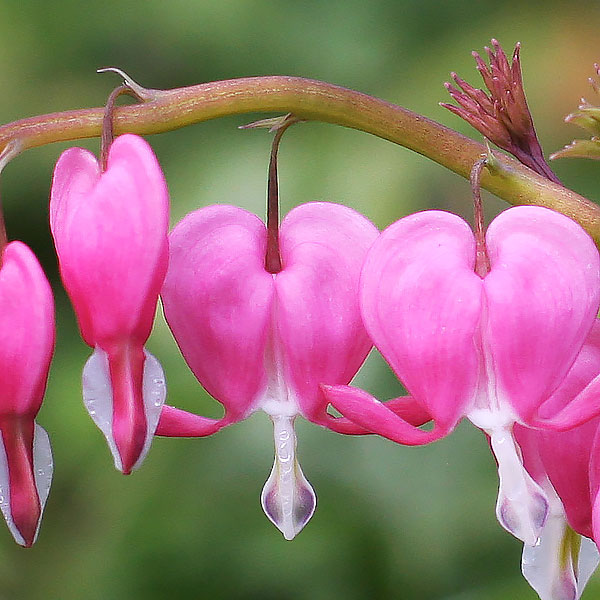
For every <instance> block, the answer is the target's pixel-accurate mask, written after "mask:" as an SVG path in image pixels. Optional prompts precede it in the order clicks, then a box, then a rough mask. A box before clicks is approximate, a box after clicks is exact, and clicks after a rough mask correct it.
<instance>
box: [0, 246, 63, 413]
mask: <svg viewBox="0 0 600 600" xmlns="http://www.w3.org/2000/svg"><path fill="white" fill-rule="evenodd" d="M53 351H54V303H53V300H52V291H51V289H50V285H49V283H48V280H47V279H46V276H45V275H44V273H43V271H42V268H41V267H40V264H39V263H38V261H37V259H36V257H35V256H34V254H33V253H32V252H31V250H30V249H29V248H28V247H27V246H26V245H25V244H23V243H21V242H11V243H10V244H8V245H7V246H6V248H5V249H4V253H3V255H2V267H1V268H0V417H1V416H3V415H4V416H9V415H12V416H16V415H28V416H29V417H30V418H31V421H33V418H34V417H35V415H36V414H37V412H38V410H39V409H40V405H41V403H42V398H43V396H44V392H45V389H46V379H47V377H48V369H49V367H50V360H51V358H52V352H53Z"/></svg>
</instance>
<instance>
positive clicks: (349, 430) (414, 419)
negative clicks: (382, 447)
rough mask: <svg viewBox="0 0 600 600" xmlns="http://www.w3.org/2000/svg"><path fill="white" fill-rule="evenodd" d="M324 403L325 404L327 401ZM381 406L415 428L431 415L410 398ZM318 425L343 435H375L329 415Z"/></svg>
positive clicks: (404, 397)
mask: <svg viewBox="0 0 600 600" xmlns="http://www.w3.org/2000/svg"><path fill="white" fill-rule="evenodd" d="M325 401H326V402H327V400H325ZM383 405H384V406H385V408H387V409H388V410H390V411H392V412H393V413H394V414H395V415H397V416H398V417H400V418H401V419H402V420H403V421H406V422H407V423H409V424H410V425H414V426H415V427H420V426H421V425H424V424H425V423H427V422H429V421H431V415H430V414H429V413H428V412H427V410H425V407H424V406H423V405H422V404H420V403H418V402H417V401H416V400H415V399H414V398H411V397H410V396H403V397H401V398H394V399H393V400H388V401H387V402H385V403H384V404H383ZM319 424H320V425H324V426H325V427H327V428H329V429H331V430H332V431H335V432H336V433H344V434H346V435H367V434H371V433H377V432H373V431H370V430H368V429H365V428H364V427H360V426H359V425H357V424H356V423H354V422H352V421H351V420H350V419H347V418H346V417H333V416H331V415H329V414H326V415H325V420H324V421H322V422H319Z"/></svg>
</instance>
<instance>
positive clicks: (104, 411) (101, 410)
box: [82, 347, 123, 471]
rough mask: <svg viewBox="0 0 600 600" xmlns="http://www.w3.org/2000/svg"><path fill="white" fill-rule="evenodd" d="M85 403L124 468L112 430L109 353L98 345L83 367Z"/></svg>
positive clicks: (116, 460)
mask: <svg viewBox="0 0 600 600" xmlns="http://www.w3.org/2000/svg"><path fill="white" fill-rule="evenodd" d="M82 382H83V404H84V405H85V407H86V409H87V411H88V413H89V414H90V417H92V421H94V423H95V424H96V426H97V427H98V429H100V431H101V432H102V433H103V434H104V437H105V438H106V441H107V443H108V447H109V448H110V451H111V453H112V455H113V459H114V461H115V468H116V469H117V470H119V471H122V470H123V464H122V462H121V456H120V454H119V451H118V449H117V445H116V443H115V439H114V436H113V431H112V422H113V394H112V386H111V383H110V372H109V368H108V355H107V354H106V352H104V350H102V349H101V348H98V347H96V348H95V349H94V352H93V353H92V355H91V356H90V358H89V359H88V361H87V362H86V363H85V366H84V367H83V376H82Z"/></svg>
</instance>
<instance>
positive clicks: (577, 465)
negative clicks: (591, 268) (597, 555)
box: [515, 320, 600, 537]
mask: <svg viewBox="0 0 600 600" xmlns="http://www.w3.org/2000/svg"><path fill="white" fill-rule="evenodd" d="M598 372H600V322H599V321H598V320H596V321H595V323H594V327H593V328H592V331H591V332H590V334H589V335H588V337H587V339H586V343H585V344H584V346H583V348H582V350H581V352H580V354H579V356H578V357H577V360H576V361H575V364H574V365H573V367H572V368H571V370H570V371H569V373H568V374H567V376H566V378H565V379H564V381H563V383H562V384H561V385H560V387H559V388H558V389H557V390H556V392H555V393H554V394H553V395H552V396H551V397H550V398H549V399H548V400H547V401H546V403H545V404H544V405H543V406H542V408H541V410H540V414H541V415H542V417H543V418H545V419H547V420H549V421H553V420H554V418H555V417H554V415H556V414H561V411H563V410H565V409H568V408H569V406H570V404H572V399H573V398H578V397H580V395H581V393H582V390H585V389H586V386H588V383H589V382H590V380H594V378H595V377H596V375H597V374H598ZM599 426H600V418H595V419H593V420H591V421H589V422H588V423H585V424H584V425H581V426H579V427H575V428H574V429H572V430H570V431H565V432H560V433H558V432H554V431H541V430H535V429H529V428H526V427H523V426H520V425H516V426H515V434H516V437H517V440H518V441H519V444H520V446H521V449H522V451H523V457H524V463H525V466H526V468H527V470H528V471H529V472H530V474H531V475H532V476H533V477H534V478H535V479H536V481H538V482H540V480H541V478H543V477H544V475H546V474H547V476H548V478H549V479H550V482H551V483H552V485H553V487H554V488H555V490H556V492H557V494H558V495H559V496H560V499H561V501H562V503H563V506H564V508H565V512H566V514H567V519H568V521H569V524H570V525H571V527H572V528H573V529H574V530H575V531H577V532H578V533H579V534H581V535H585V536H587V537H591V535H592V521H591V519H592V514H591V504H590V502H591V499H590V482H589V477H590V473H589V469H590V460H591V457H592V456H593V455H594V454H595V451H593V450H592V445H593V442H594V437H595V435H596V432H597V431H598V427H599ZM536 461H539V462H537V463H536ZM540 463H541V467H540Z"/></svg>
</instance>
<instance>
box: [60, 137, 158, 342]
mask: <svg viewBox="0 0 600 600" xmlns="http://www.w3.org/2000/svg"><path fill="white" fill-rule="evenodd" d="M168 205H169V201H168V191H167V186H166V183H165V180H164V177H163V174H162V171H161V170H160V166H159V165H158V162H157V160H156V157H155V156H154V154H153V152H152V150H151V148H150V146H149V145H148V144H147V143H146V142H145V141H144V140H143V139H142V138H140V137H138V136H135V135H129V134H128V135H123V136H121V137H119V138H117V139H116V140H115V141H114V143H113V144H112V146H111V148H110V151H109V156H108V164H107V170H106V172H104V173H100V169H99V166H98V162H97V161H96V158H95V157H94V156H93V155H92V154H90V153H89V152H87V151H86V150H83V149H81V148H71V149H70V150H67V151H66V152H64V153H63V154H62V155H61V157H60V158H59V160H58V162H57V164H56V168H55V170H54V179H53V182H52V191H51V197H50V226H51V229H52V234H53V236H54V240H55V243H56V249H57V253H58V258H59V265H60V270H61V275H62V278H63V282H64V284H65V287H66V289H67V292H68V293H69V296H70V297H71V300H72V302H73V305H74V307H75V312H76V313H77V318H78V320H79V325H80V329H81V332H82V335H83V337H84V339H85V341H86V342H87V343H88V344H89V345H90V346H94V345H99V346H101V347H102V348H104V349H105V350H107V351H108V350H109V347H108V346H110V344H112V343H113V342H115V341H116V342H117V343H118V342H119V341H121V340H123V339H125V338H132V339H135V340H136V341H138V342H139V343H140V344H143V343H144V342H145V340H146V339H147V337H148V335H149V334H150V329H151V327H152V321H153V319H154V313H155V309H156V302H157V298H158V293H159V291H160V286H161V284H162V281H163V278H164V275H165V272H166V268H167V252H168V248H167V231H168V210H169V206H168Z"/></svg>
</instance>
